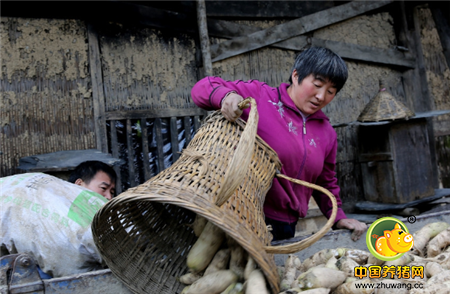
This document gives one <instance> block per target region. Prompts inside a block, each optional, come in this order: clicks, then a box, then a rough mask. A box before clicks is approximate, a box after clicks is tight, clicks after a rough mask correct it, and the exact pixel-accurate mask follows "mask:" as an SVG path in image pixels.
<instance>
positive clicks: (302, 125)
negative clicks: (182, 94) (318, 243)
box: [191, 77, 346, 223]
mask: <svg viewBox="0 0 450 294" xmlns="http://www.w3.org/2000/svg"><path fill="white" fill-rule="evenodd" d="M288 87H289V84H284V83H283V84H281V85H280V86H279V87H278V88H273V87H270V86H268V85H267V84H266V83H262V82H259V81H256V80H250V81H241V80H239V81H225V80H223V79H221V78H219V77H206V78H204V79H202V80H200V81H199V82H197V84H195V86H194V87H193V88H192V91H191V95H192V99H193V100H194V102H195V104H197V105H198V106H199V107H201V108H203V109H206V110H216V109H220V108H221V101H222V99H223V98H224V97H225V95H226V94H227V93H229V92H232V91H235V92H236V93H238V94H239V95H241V96H242V97H244V98H246V97H253V98H254V99H255V100H256V103H257V105H258V113H259V122H258V135H259V136H260V137H261V138H262V139H263V140H264V141H265V142H266V143H267V144H269V146H270V147H272V148H273V149H274V150H275V151H276V152H277V154H278V157H279V158H280V161H281V163H282V168H281V171H280V172H281V173H282V174H285V175H287V176H289V177H292V178H296V179H300V180H303V181H307V182H310V183H314V184H317V185H319V186H322V187H324V188H326V189H328V190H329V191H330V192H331V193H333V195H335V196H336V200H337V204H338V206H339V209H338V213H337V216H336V219H335V223H336V222H337V221H339V220H340V219H344V218H346V216H345V213H344V211H343V210H342V208H341V204H342V202H341V199H340V198H339V186H338V185H337V179H336V177H335V172H334V170H335V166H336V152H337V135H336V132H335V130H334V129H333V127H332V126H331V124H330V122H329V119H328V117H327V116H326V115H325V114H324V113H323V112H322V111H321V110H319V111H317V112H316V113H314V114H312V115H310V116H308V117H307V118H305V119H304V118H303V116H302V114H301V113H300V111H299V110H298V109H297V107H296V106H295V104H294V102H293V101H292V99H291V98H290V96H289V95H288V93H287V88H288ZM248 113H249V109H246V110H244V112H243V114H242V116H241V118H242V119H243V120H245V121H246V120H247V118H248ZM313 191H314V193H313ZM312 194H313V196H314V199H315V200H316V202H317V205H318V206H319V208H320V210H321V211H322V213H323V214H324V215H325V216H326V217H327V218H329V217H330V215H331V212H332V204H331V200H329V198H328V196H326V195H325V194H323V193H319V192H317V191H315V190H313V189H311V188H307V187H305V186H301V185H298V184H295V183H292V182H290V181H288V180H285V179H281V178H278V177H275V178H274V180H273V184H272V187H271V188H270V190H269V191H268V193H267V195H266V200H265V202H264V214H265V216H266V217H269V218H271V219H274V220H278V221H283V222H288V223H292V222H296V221H297V220H298V218H299V217H305V216H306V213H307V211H308V202H309V200H310V198H311V196H312Z"/></svg>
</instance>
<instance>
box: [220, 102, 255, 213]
mask: <svg viewBox="0 0 450 294" xmlns="http://www.w3.org/2000/svg"><path fill="white" fill-rule="evenodd" d="M248 104H250V105H251V109H250V113H249V115H248V120H247V123H246V125H245V129H244V131H243V132H242V135H241V138H240V139H239V142H238V144H237V146H236V149H235V151H234V155H233V158H232V159H231V161H230V164H229V165H228V167H227V170H226V172H225V176H224V178H225V180H224V182H223V184H222V185H221V186H220V188H219V190H218V191H217V196H216V205H217V206H222V204H224V203H225V202H226V201H227V200H228V198H230V197H231V195H233V193H234V192H235V191H236V189H237V188H238V187H239V185H240V184H241V182H242V179H243V178H244V177H245V174H246V172H247V168H248V166H249V165H250V162H251V160H252V156H253V149H254V148H253V146H254V145H255V140H256V131H257V129H258V120H259V115H258V110H257V107H256V101H255V99H253V98H252V97H248V98H246V99H244V100H242V101H241V102H240V103H239V104H238V107H239V109H244V108H247V107H248Z"/></svg>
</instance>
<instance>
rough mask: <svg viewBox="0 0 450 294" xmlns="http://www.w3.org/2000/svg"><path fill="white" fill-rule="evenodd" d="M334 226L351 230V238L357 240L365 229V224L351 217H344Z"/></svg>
mask: <svg viewBox="0 0 450 294" xmlns="http://www.w3.org/2000/svg"><path fill="white" fill-rule="evenodd" d="M336 228H338V229H348V230H352V231H353V233H352V240H353V241H358V239H359V238H361V236H362V234H363V233H364V232H365V231H366V229H367V225H366V224H365V223H362V222H360V221H359V220H356V219H353V218H344V219H341V220H339V221H338V222H337V224H336Z"/></svg>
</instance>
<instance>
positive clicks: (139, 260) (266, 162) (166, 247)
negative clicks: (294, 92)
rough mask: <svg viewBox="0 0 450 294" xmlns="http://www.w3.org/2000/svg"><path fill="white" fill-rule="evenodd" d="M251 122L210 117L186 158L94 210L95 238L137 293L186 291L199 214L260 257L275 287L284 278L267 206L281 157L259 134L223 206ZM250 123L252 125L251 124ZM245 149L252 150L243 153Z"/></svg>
mask: <svg viewBox="0 0 450 294" xmlns="http://www.w3.org/2000/svg"><path fill="white" fill-rule="evenodd" d="M244 127H245V123H244V122H243V121H241V120H239V121H238V122H236V123H229V122H228V121H226V120H225V119H224V118H223V116H222V115H221V114H220V113H219V112H216V113H213V114H212V115H211V116H209V117H208V118H207V119H206V120H205V122H204V124H203V125H202V127H201V128H200V129H199V130H198V133H197V134H196V135H195V137H194V138H193V140H192V141H191V142H190V143H189V146H188V147H187V148H186V149H185V150H184V151H183V153H182V155H181V156H180V158H179V159H178V160H177V161H176V162H175V163H174V164H173V165H172V166H171V167H169V168H167V169H166V170H164V171H162V172H161V173H159V174H158V175H156V176H155V177H153V178H152V179H150V180H148V181H147V182H145V183H144V184H141V185H139V186H137V187H134V188H131V189H129V190H127V191H126V192H124V193H122V194H121V195H119V196H118V197H116V198H114V199H113V200H111V201H110V202H108V203H107V204H106V205H105V206H104V207H103V208H102V209H101V210H100V211H99V212H97V214H96V215H95V217H94V220H93V223H92V230H93V235H94V240H95V242H96V244H97V247H98V248H99V250H100V252H101V254H102V257H103V258H104V259H105V262H106V264H107V265H108V266H109V267H110V269H111V271H112V272H113V273H114V274H115V275H116V276H117V277H118V278H119V279H120V280H121V281H122V282H124V283H125V284H126V285H127V286H128V287H129V288H130V289H131V290H132V291H133V292H135V293H180V292H181V290H182V289H183V288H184V285H183V284H181V283H179V282H178V281H177V279H176V278H177V277H179V276H181V275H183V274H185V273H186V272H187V271H188V269H187V267H186V255H187V253H188V252H189V250H190V248H191V247H192V245H193V244H194V242H195V241H196V239H197V238H196V237H195V235H194V233H193V231H192V229H191V228H190V227H189V226H187V224H190V223H192V222H193V221H194V218H195V215H196V214H199V215H202V216H204V217H206V218H207V219H208V221H210V222H212V223H214V224H215V225H217V226H218V227H220V228H221V229H222V230H223V231H224V232H226V233H227V234H228V235H230V236H231V237H233V238H234V239H235V240H236V241H237V242H238V243H239V244H240V245H241V246H242V247H244V248H245V249H246V251H247V252H248V253H249V254H250V255H251V256H252V257H253V258H254V259H255V261H256V262H257V263H258V265H259V266H260V268H261V269H262V271H263V272H264V274H265V276H266V278H267V281H268V283H269V285H270V287H271V290H272V291H273V292H274V293H278V292H279V286H278V283H279V277H278V273H277V271H276V265H275V262H274V260H273V255H272V254H268V253H266V251H265V249H264V247H265V246H267V245H269V244H270V234H269V233H268V231H267V228H266V225H265V222H264V215H263V211H262V206H263V203H264V199H265V195H266V193H267V191H268V189H269V188H270V185H271V183H272V180H273V178H274V176H275V173H276V171H277V170H280V168H281V163H280V161H279V159H278V156H277V154H276V153H275V151H273V150H272V149H271V148H270V147H269V146H268V145H267V144H266V143H265V142H264V141H263V140H262V139H260V138H259V137H257V136H256V141H255V144H253V146H254V148H253V152H252V155H251V164H250V165H248V166H247V167H246V173H245V176H244V177H243V178H242V181H241V183H240V185H239V187H238V189H236V190H235V192H234V194H233V195H231V197H230V198H229V199H228V200H227V201H226V202H225V203H224V204H223V205H222V206H218V205H216V201H217V196H218V193H220V190H221V188H222V187H221V185H223V182H224V175H225V173H226V170H227V167H228V165H229V161H230V158H232V157H233V156H234V155H235V154H234V153H235V150H236V148H237V145H238V143H239V138H240V136H241V134H242V132H243V129H244ZM247 127H248V126H247ZM244 156H245V154H244Z"/></svg>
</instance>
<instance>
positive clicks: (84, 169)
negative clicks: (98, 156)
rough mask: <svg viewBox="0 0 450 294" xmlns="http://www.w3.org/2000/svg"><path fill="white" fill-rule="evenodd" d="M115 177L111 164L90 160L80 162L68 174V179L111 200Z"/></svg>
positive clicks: (113, 193)
mask: <svg viewBox="0 0 450 294" xmlns="http://www.w3.org/2000/svg"><path fill="white" fill-rule="evenodd" d="M116 178H117V175H116V172H115V171H114V169H113V168H112V167H111V166H109V165H107V164H106V163H103V162H101V161H96V160H90V161H84V162H82V163H80V164H79V165H78V166H77V167H76V168H75V170H74V171H73V172H72V173H71V174H70V176H69V180H68V181H69V182H71V183H74V184H76V185H79V186H82V187H85V188H87V189H89V190H91V191H93V192H96V193H98V194H100V195H102V196H103V197H105V198H106V199H108V200H111V199H112V198H113V197H114V196H115V193H116Z"/></svg>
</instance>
